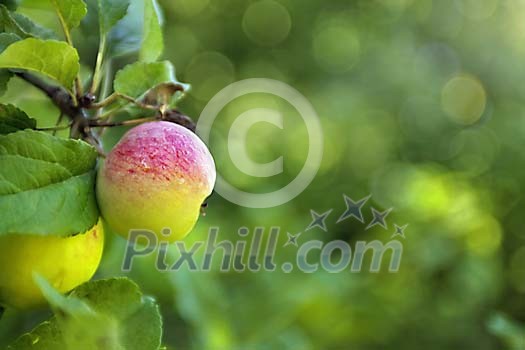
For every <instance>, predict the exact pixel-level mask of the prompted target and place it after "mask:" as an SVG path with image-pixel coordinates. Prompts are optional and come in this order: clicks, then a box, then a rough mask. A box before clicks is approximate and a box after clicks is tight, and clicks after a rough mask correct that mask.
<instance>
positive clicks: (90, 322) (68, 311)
mask: <svg viewBox="0 0 525 350" xmlns="http://www.w3.org/2000/svg"><path fill="white" fill-rule="evenodd" d="M39 284H41V286H42V287H43V291H44V294H45V295H46V296H50V302H51V303H52V304H53V305H54V308H55V310H57V311H58V312H57V314H56V316H55V317H53V318H52V319H51V320H50V321H48V322H45V323H43V324H41V325H40V326H38V327H37V328H35V329H34V330H33V331H32V332H30V333H28V334H25V335H23V336H22V337H20V338H19V339H18V340H17V341H15V343H13V344H12V345H11V346H10V347H9V348H8V349H11V350H25V349H42V350H44V349H46V350H47V349H64V350H78V349H80V350H83V349H86V350H87V349H100V348H103V349H122V350H157V349H159V348H160V344H161V337H162V319H161V317H160V313H159V310H158V306H157V305H156V303H155V301H154V300H153V299H151V298H148V297H144V296H143V295H142V293H141V292H140V290H139V288H138V286H137V285H136V284H135V283H134V282H132V281H131V280H129V279H127V278H113V279H108V280H100V281H93V282H88V283H86V284H83V285H81V286H80V287H78V288H76V289H75V290H74V291H73V292H72V293H71V294H70V295H69V296H68V297H64V296H61V295H60V294H59V293H58V292H56V291H53V289H52V287H51V286H50V285H49V284H48V283H46V282H45V281H39ZM57 294H58V295H57ZM79 303H80V304H79ZM78 305H85V306H86V307H87V308H89V310H90V311H89V312H85V310H86V309H78V307H77V306H78Z"/></svg>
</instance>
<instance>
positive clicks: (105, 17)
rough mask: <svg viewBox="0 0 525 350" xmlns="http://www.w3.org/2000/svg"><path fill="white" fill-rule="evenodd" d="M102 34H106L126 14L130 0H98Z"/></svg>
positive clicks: (102, 35)
mask: <svg viewBox="0 0 525 350" xmlns="http://www.w3.org/2000/svg"><path fill="white" fill-rule="evenodd" d="M97 5H98V21H99V26H100V36H101V37H104V36H106V35H107V34H108V33H109V31H110V30H111V28H113V26H115V24H117V22H118V21H119V20H121V19H122V17H124V15H126V12H127V10H128V6H129V0H115V1H112V0H97Z"/></svg>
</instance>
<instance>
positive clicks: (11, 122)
mask: <svg viewBox="0 0 525 350" xmlns="http://www.w3.org/2000/svg"><path fill="white" fill-rule="evenodd" d="M35 128H36V120H35V119H33V118H30V117H29V116H28V115H27V114H26V113H25V112H24V111H22V110H21V109H18V108H16V107H15V106H13V105H10V104H8V105H4V104H0V135H6V134H9V133H12V132H15V131H18V130H24V129H35ZM0 192H1V191H0Z"/></svg>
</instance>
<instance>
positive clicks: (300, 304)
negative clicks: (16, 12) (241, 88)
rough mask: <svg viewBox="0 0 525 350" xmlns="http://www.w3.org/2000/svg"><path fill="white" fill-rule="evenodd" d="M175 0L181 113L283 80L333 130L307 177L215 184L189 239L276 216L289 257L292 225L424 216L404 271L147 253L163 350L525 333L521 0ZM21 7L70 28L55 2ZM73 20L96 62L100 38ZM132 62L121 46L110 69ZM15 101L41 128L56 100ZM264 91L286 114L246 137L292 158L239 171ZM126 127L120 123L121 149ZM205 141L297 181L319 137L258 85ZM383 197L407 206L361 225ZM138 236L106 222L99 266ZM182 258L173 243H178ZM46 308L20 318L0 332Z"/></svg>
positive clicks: (21, 94)
mask: <svg viewBox="0 0 525 350" xmlns="http://www.w3.org/2000/svg"><path fill="white" fill-rule="evenodd" d="M134 6H135V8H138V9H140V4H139V3H138V2H134ZM160 8H161V9H162V12H163V13H164V18H165V20H164V25H165V28H164V34H165V44H166V49H165V53H164V56H163V57H164V58H165V59H168V60H171V61H172V62H173V63H174V64H175V67H176V69H177V77H178V78H179V79H180V80H181V81H183V82H186V83H190V84H191V85H192V90H191V91H190V93H189V94H188V95H187V96H186V97H185V98H184V99H183V100H182V101H181V103H180V105H179V108H180V109H181V110H182V111H184V112H185V113H186V114H188V115H190V116H192V117H193V118H195V119H197V118H198V116H199V115H200V112H201V111H202V109H203V108H204V106H205V105H206V104H207V102H208V101H209V100H210V99H211V98H212V97H213V96H214V95H215V94H216V93H217V92H218V91H220V90H221V89H222V88H223V87H225V86H227V85H229V84H230V83H232V82H235V81H238V80H241V79H246V78H271V79H276V80H280V81H283V82H286V83H287V84H289V85H291V86H293V87H294V88H296V89H297V90H298V91H300V92H301V93H302V94H303V95H304V96H305V97H306V98H307V99H308V100H309V101H310V102H311V103H312V104H313V106H314V107H315V109H316V111H317V112H318V114H319V117H320V119H321V124H322V129H323V133H324V157H323V162H322V164H321V168H320V169H319V172H318V174H317V177H316V178H315V179H314V181H313V182H312V183H311V184H310V185H309V186H308V187H307V189H306V190H305V191H304V192H303V193H301V194H300V195H299V196H298V197H296V198H295V199H293V200H292V201H290V202H289V203H286V204H284V205H281V206H278V207H275V208H271V209H248V208H244V207H240V206H238V205H235V204H232V203H230V202H228V201H227V200H225V199H223V198H222V197H221V196H219V195H217V194H215V195H213V196H212V197H211V198H210V200H209V207H208V209H207V210H206V211H207V216H205V217H203V218H201V220H200V222H199V224H198V226H197V228H196V229H195V230H194V232H193V233H192V234H191V235H190V236H189V237H188V238H187V239H186V243H187V245H191V244H192V242H195V241H200V240H204V239H205V238H206V236H207V232H208V229H209V228H210V227H212V226H218V227H219V228H220V236H219V237H220V238H221V239H232V240H239V239H242V238H241V237H240V236H239V235H238V234H237V230H238V229H239V228H240V227H247V228H249V229H250V232H253V230H254V228H255V227H257V226H261V227H264V228H265V229H266V233H267V232H268V230H269V229H270V227H273V226H277V227H280V228H281V236H280V242H279V248H278V253H277V257H276V260H277V262H286V261H293V259H295V253H296V248H294V247H290V246H287V247H283V245H284V243H285V242H286V232H292V233H297V232H303V233H302V235H301V236H300V238H299V243H303V242H306V241H308V240H311V239H320V240H323V241H326V242H328V241H331V240H335V239H340V240H345V241H347V242H349V243H350V244H351V245H352V246H353V245H354V242H355V241H357V240H367V241H371V240H374V239H378V240H381V241H383V242H386V241H388V240H389V239H390V236H391V235H392V233H393V228H394V226H393V224H394V223H397V224H399V225H403V224H408V225H409V226H408V227H407V229H406V239H404V240H403V245H404V252H403V260H402V263H401V268H400V270H399V272H398V273H388V272H387V270H386V268H383V269H382V271H381V272H380V273H376V274H374V273H370V272H368V271H367V270H366V271H363V272H361V273H351V272H350V271H344V272H341V273H337V274H330V273H328V272H324V271H322V270H320V271H318V272H316V273H314V274H305V273H302V272H299V271H294V272H292V273H290V274H286V273H284V272H282V271H281V269H280V268H278V269H277V271H275V272H258V273H252V272H243V273H239V272H234V271H232V272H228V273H223V272H220V271H219V266H220V263H219V261H218V260H219V259H217V261H216V263H215V264H214V265H213V267H214V268H213V270H212V271H211V272H190V271H187V270H186V269H182V270H180V271H177V272H158V271H156V270H155V257H154V256H152V257H151V258H145V259H137V260H136V264H135V265H134V269H133V271H132V272H130V273H129V274H127V275H129V276H130V277H131V278H133V279H134V280H135V281H136V282H137V283H139V284H140V286H141V287H142V289H143V290H144V291H145V292H146V293H148V294H150V295H152V296H154V297H155V298H156V299H157V300H158V301H159V303H160V304H161V309H162V313H163V316H164V343H165V345H166V346H167V348H168V349H211V350H213V349H294V350H295V349H304V350H307V349H421V348H425V349H439V350H442V349H514V350H517V349H525V229H524V225H525V221H524V219H523V211H524V210H525V201H524V198H523V193H524V188H523V186H524V184H525V119H524V118H525V107H524V105H525V103H524V100H523V99H524V96H525V88H524V85H523V83H522V82H523V81H524V80H525V22H524V21H523V18H524V16H525V2H523V1H521V0H355V1H349V0H339V1H336V0H334V1H321V0H315V1H314V0H261V1H243V0H220V1H219V0H164V1H160ZM21 11H22V12H24V13H26V14H27V15H29V16H30V17H31V18H33V19H35V20H36V21H37V22H40V23H42V24H47V25H52V26H53V25H56V23H55V22H54V21H55V19H54V18H53V17H52V16H51V15H50V14H49V13H48V12H45V11H42V10H39V9H34V8H32V7H31V6H27V7H22V8H21ZM139 15H140V12H139ZM130 23H132V22H130ZM137 28H140V26H139V27H137V26H132V25H130V26H129V27H128V30H129V31H132V30H134V29H137ZM93 31H94V32H96V30H95V29H94V28H93ZM75 34H76V43H77V44H78V45H79V46H80V51H81V53H82V55H83V57H84V59H85V68H86V72H87V71H88V68H89V67H91V66H92V62H93V59H94V57H95V55H96V48H97V47H96V40H92V39H90V38H91V37H90V36H89V33H86V32H85V31H84V32H78V33H75ZM120 34H121V35H122V36H123V37H124V38H125V37H126V32H125V31H124V32H121V33H120ZM132 44H133V43H131V44H130V45H132ZM133 59H134V56H133V55H132V54H131V55H125V56H122V57H120V58H118V59H116V60H115V61H114V64H113V66H114V71H116V70H117V69H118V68H119V67H121V66H122V65H124V64H126V63H129V62H131V61H132V60H133ZM2 101H9V102H12V103H16V104H17V105H18V106H19V107H21V108H22V109H24V110H25V111H26V112H28V114H30V115H31V116H34V117H36V118H38V119H39V121H40V122H41V125H42V126H45V125H46V123H47V124H48V125H52V123H53V122H54V120H55V119H56V116H57V115H58V112H57V111H56V110H55V108H54V107H53V106H52V105H50V104H49V103H48V102H47V101H46V100H45V98H44V97H42V95H41V94H40V93H39V92H38V91H36V90H34V89H32V88H30V87H28V86H27V85H25V84H24V83H22V82H19V81H16V80H12V81H11V82H10V86H9V90H8V92H7V94H6V95H5V96H4V97H3V98H2ZM252 108H273V109H277V110H279V111H280V112H281V113H282V115H283V117H284V122H285V125H284V126H285V127H284V129H282V130H281V129H278V128H276V127H275V126H271V125H269V124H264V123H261V124H258V125H257V126H254V128H253V129H251V131H250V133H249V135H248V136H249V137H248V140H247V143H248V144H247V148H248V151H249V154H250V156H251V157H252V158H253V159H254V160H255V161H258V162H268V161H271V160H273V159H275V158H277V157H279V156H281V155H283V156H284V164H285V165H284V166H285V169H284V170H285V171H284V172H283V173H282V174H280V175H277V176H275V177H272V178H266V179H265V178H254V177H250V176H247V175H245V174H243V173H242V172H241V171H240V170H239V169H237V168H236V167H235V166H234V165H233V163H232V161H231V159H230V158H229V155H228V151H227V143H226V138H227V135H228V131H229V128H230V126H231V124H232V122H233V121H234V120H235V118H236V117H237V116H238V115H240V114H241V113H242V112H244V111H246V110H249V109H252ZM122 132H124V129H122V128H121V129H119V130H116V129H113V130H111V132H109V133H108V135H107V139H106V146H107V147H108V148H109V147H110V146H111V145H112V144H113V143H114V142H116V140H117V139H118V136H119V135H121V134H122ZM210 148H211V150H212V153H213V154H214V157H215V159H216V162H217V168H218V172H219V173H220V174H221V175H222V176H223V177H224V178H225V179H227V180H228V181H229V182H230V183H232V184H233V185H235V186H236V187H238V188H240V189H244V190H246V191H251V192H259V193H264V192H269V191H272V190H275V189H279V188H281V187H283V186H284V185H286V184H287V183H289V182H290V181H291V180H292V179H293V178H295V176H296V175H297V173H298V172H299V171H300V169H301V168H302V166H303V164H304V161H305V159H306V154H307V152H308V139H307V134H306V128H305V126H304V124H303V123H302V121H301V119H300V116H299V115H298V114H297V112H296V111H294V109H293V108H292V107H291V106H290V105H289V104H287V103H286V102H285V101H283V100H282V99H280V98H278V97H275V96H271V95H269V94H250V95H246V96H243V97H242V98H239V99H238V100H235V101H233V102H232V103H230V104H229V105H228V106H226V108H225V109H224V110H223V111H222V112H221V113H220V115H219V116H218V118H217V120H216V122H215V124H214V132H213V134H212V140H211V144H210ZM343 194H347V195H348V196H350V197H352V198H354V199H360V198H363V197H365V196H367V195H368V194H372V198H371V200H370V201H369V202H368V203H367V205H366V206H365V208H364V214H365V224H361V223H360V222H358V221H357V220H352V219H349V220H347V221H345V222H343V223H340V224H336V221H337V218H338V217H339V215H341V213H342V212H343V211H344V209H345V205H344V201H343ZM372 206H373V207H374V208H377V209H380V210H384V209H388V208H394V209H393V211H392V213H391V214H390V215H389V216H388V218H387V221H388V224H389V225H388V230H384V229H382V228H381V227H377V226H376V227H374V229H371V230H366V229H365V228H366V224H367V223H368V222H370V220H371V219H372V215H371V212H370V209H371V207H372ZM311 209H313V210H315V211H317V212H319V213H322V212H325V211H327V210H329V209H333V212H332V213H331V215H330V216H329V218H328V220H327V224H328V232H323V231H321V230H319V229H314V230H309V231H307V232H304V230H305V228H306V227H307V226H308V224H309V223H310V221H311V216H310V210H311ZM124 249H125V242H124V241H123V240H122V239H120V238H116V237H114V236H111V237H110V238H109V240H108V245H107V250H106V255H105V258H104V260H103V263H102V266H101V268H100V270H99V272H98V274H97V278H103V277H109V276H115V275H126V274H124V273H122V272H121V269H120V266H121V263H122V256H123V253H124ZM198 255H199V256H202V250H201V251H199V254H198ZM176 258H177V252H176V251H175V249H172V251H170V257H169V258H168V260H169V261H172V262H173V261H175V260H176ZM219 258H220V256H219ZM279 266H280V264H279ZM47 316H48V313H47V311H45V310H43V311H41V312H35V313H25V314H14V313H12V314H8V315H6V318H5V320H2V322H3V323H4V326H3V327H2V328H0V345H1V344H3V343H5V342H7V341H8V340H9V339H11V338H13V337H15V336H17V335H19V333H20V330H27V329H30V328H31V327H32V325H34V324H35V323H37V322H38V321H40V320H42V319H45V318H46V317H47Z"/></svg>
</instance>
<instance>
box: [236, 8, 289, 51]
mask: <svg viewBox="0 0 525 350" xmlns="http://www.w3.org/2000/svg"><path fill="white" fill-rule="evenodd" d="M291 27H292V20H291V18H290V14H289V13H288V10H287V9H286V8H285V7H284V6H283V5H281V4H279V3H278V2H276V1H273V0H263V1H259V2H255V3H253V4H252V5H250V7H248V9H247V10H246V12H245V13H244V17H243V19H242V28H243V30H244V33H246V35H247V36H248V38H250V40H252V41H253V42H255V43H257V44H261V45H264V46H274V45H277V44H279V43H280V42H282V41H283V40H284V39H286V37H287V36H288V34H289V33H290V29H291Z"/></svg>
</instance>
